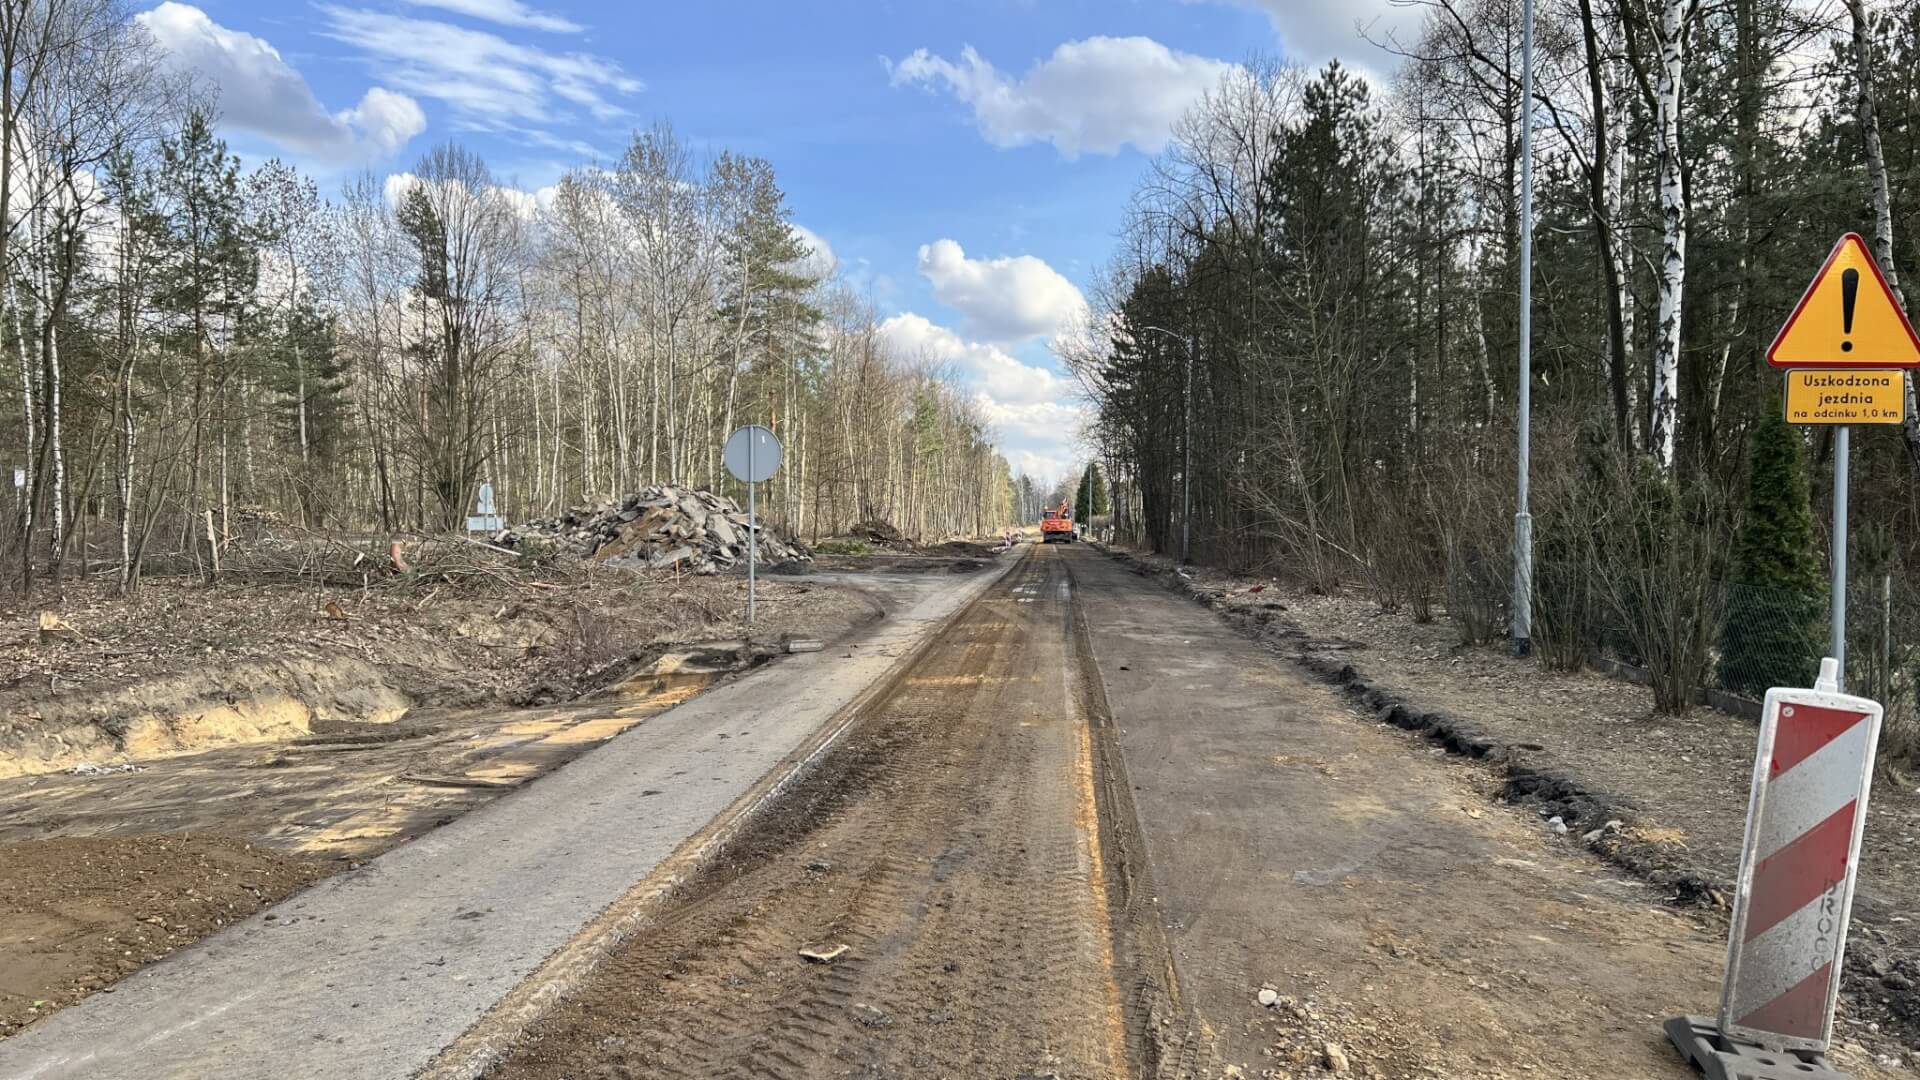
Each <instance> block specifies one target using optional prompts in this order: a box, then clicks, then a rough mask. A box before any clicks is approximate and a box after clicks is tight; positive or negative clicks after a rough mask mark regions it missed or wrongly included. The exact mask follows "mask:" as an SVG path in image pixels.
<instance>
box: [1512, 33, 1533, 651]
mask: <svg viewBox="0 0 1920 1080" xmlns="http://www.w3.org/2000/svg"><path fill="white" fill-rule="evenodd" d="M1521 19H1522V20H1523V21H1524V23H1525V29H1523V30H1522V31H1521V46H1520V49H1521V64H1520V67H1521V75H1520V117H1521V120H1520V483H1519V491H1518V500H1517V503H1518V505H1517V508H1516V509H1515V511H1514V515H1513V627H1512V633H1513V651H1514V654H1515V655H1516V656H1526V655H1527V654H1528V653H1530V652H1531V651H1532V649H1533V641H1532V638H1533V514H1532V513H1531V512H1530V511H1529V508H1528V505H1527V504H1528V501H1529V495H1530V492H1529V490H1528V489H1529V481H1530V479H1531V478H1530V476H1529V475H1528V473H1529V471H1530V469H1531V467H1532V464H1533V462H1532V457H1533V439H1532V434H1533V431H1532V429H1533V0H1525V3H1524V4H1523V5H1522V14H1521Z"/></svg>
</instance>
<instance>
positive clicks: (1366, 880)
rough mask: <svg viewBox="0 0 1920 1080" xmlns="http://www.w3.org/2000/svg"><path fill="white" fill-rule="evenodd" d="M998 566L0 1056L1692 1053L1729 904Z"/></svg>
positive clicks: (216, 1070) (1449, 1074)
mask: <svg viewBox="0 0 1920 1080" xmlns="http://www.w3.org/2000/svg"><path fill="white" fill-rule="evenodd" d="M1015 557H1016V558H1017V559H1018V560H1019V561H1018V562H1017V563H1016V564H1015V565H1013V566H1012V567H1011V569H1010V570H1009V571H1008V572H1007V573H1005V574H1004V575H1002V576H999V577H998V578H997V580H991V583H989V582H988V581H987V580H982V581H981V583H980V585H981V587H980V588H978V589H973V590H971V591H969V592H968V594H967V597H968V598H967V599H964V600H963V599H959V598H957V594H954V593H948V594H947V595H948V596H949V597H950V598H951V599H950V602H948V603H947V605H946V606H945V607H944V608H939V609H938V611H937V612H936V611H934V610H927V611H924V612H922V613H921V614H922V616H923V620H922V623H921V626H922V629H921V631H920V632H919V633H918V635H917V636H912V635H909V636H903V637H897V638H895V639H893V644H892V645H891V646H890V647H887V648H880V649H876V650H874V651H875V652H876V653H877V654H878V655H870V656H869V655H859V656H857V655H856V653H857V652H862V651H863V650H859V649H855V648H853V647H851V646H849V647H847V648H845V649H844V650H843V649H842V648H840V647H835V648H832V649H829V650H827V651H826V652H825V653H821V654H814V655H813V656H812V657H811V658H807V657H802V658H797V659H798V660H799V661H800V662H799V663H796V664H794V666H792V667H790V668H780V669H774V670H772V671H766V672H761V673H759V674H758V675H757V676H754V677H751V678H749V679H746V680H742V681H741V682H740V683H736V684H733V686H732V687H730V688H724V689H723V690H720V691H714V692H712V693H710V694H708V695H705V696H703V697H701V698H699V699H697V700H696V701H694V702H692V703H690V704H689V705H686V706H682V707H680V708H678V709H674V710H671V711H669V712H666V713H663V714H661V715H659V716H657V717H654V718H652V719H650V720H649V721H648V722H647V723H646V724H643V725H641V726H639V727H638V728H635V729H634V730H632V731H629V732H628V733H627V734H625V735H623V736H621V737H620V738H618V739H615V740H614V741H613V742H611V743H609V744H608V745H606V746H604V747H602V748H600V749H598V750H595V751H594V752H593V753H591V754H587V755H585V756H584V757H582V758H581V759H580V760H578V761H576V762H574V763H573V764H571V765H569V766H567V767H566V768H564V769H561V770H559V771H557V772H555V773H553V774H552V775H549V776H547V777H545V778H543V779H541V780H539V781H537V782H534V783H531V784H528V785H527V786H526V787H525V788H524V789H523V790H521V791H519V792H517V793H515V794H514V795H512V796H511V797H509V798H506V799H501V800H499V801H498V802H496V803H494V804H493V805H492V806H489V807H487V808H485V809H483V810H481V811H478V812H476V813H474V814H471V815H468V816H466V817H464V818H462V819H461V820H460V821H458V822H456V823H455V824H454V825H452V826H450V827H448V828H447V829H443V830H439V831H437V832H435V833H433V834H430V837H429V838H428V839H426V840H423V841H422V842H420V843H417V844H413V845H408V846H407V847H403V848H401V849H398V850H396V851H394V852H392V853H390V854H388V855H386V856H383V857H381V858H380V859H377V860H375V861H374V862H373V863H371V864H369V865H368V867H367V868H365V871H361V872H355V873H354V874H348V875H343V876H341V877H337V878H334V879H332V880H331V881H329V882H327V883H324V884H323V885H321V886H319V887H317V888H316V889H314V890H311V891H309V892H308V893H306V894H303V895H302V896H300V897H297V898H296V899H294V900H292V901H289V902H287V903H285V904H283V905H281V906H280V907H279V908H278V909H276V910H275V911H274V912H270V913H268V915H271V916H274V919H273V920H272V921H269V920H268V917H267V916H264V915H263V916H258V917H255V918H253V919H250V920H248V921H247V922H246V923H245V924H243V926H242V927H241V928H240V932H238V933H236V932H233V931H229V932H227V933H225V934H222V935H217V936H216V937H215V938H214V939H212V940H210V941H209V942H208V943H206V944H205V945H204V946H201V947H198V948H194V949H188V950H184V951H183V952H182V953H180V954H177V955H176V956H175V957H173V958H171V959H170V960H168V961H163V962H162V963H161V964H159V965H156V966H155V967H154V968H153V969H151V972H150V973H148V974H144V975H141V976H136V977H135V978H133V979H130V980H128V981H127V982H125V983H123V984H122V987H121V990H120V992H119V993H117V994H115V995H113V996H112V998H111V1000H109V999H107V998H104V997H96V998H94V999H92V1000H90V1001H88V1002H86V1003H84V1004H82V1005H81V1006H79V1007H76V1008H74V1009H71V1010H68V1011H67V1012H65V1013H62V1014H60V1015H56V1016H54V1017H52V1018H51V1019H49V1020H47V1021H44V1022H42V1023H40V1024H36V1025H34V1026H33V1027H31V1028H29V1029H28V1030H27V1031H26V1032H25V1033H24V1034H22V1035H21V1036H18V1037H16V1038H15V1039H10V1040H3V1041H0V1077H12V1076H15V1075H33V1076H88V1077H93V1076H128V1077H132V1076H139V1077H142V1078H143V1080H144V1078H145V1077H160V1076H195V1077H200V1076H206V1077H253V1076H267V1075H275V1076H278V1075H289V1076H293V1075H297V1076H302V1077H335V1078H345V1077H399V1076H407V1075H412V1074H413V1073H414V1072H415V1070H416V1069H419V1068H421V1067H423V1066H425V1067H427V1068H429V1069H430V1070H431V1071H430V1072H429V1074H428V1075H430V1076H433V1077H435V1078H436V1080H438V1078H440V1077H453V1076H461V1077H464V1076H469V1075H473V1072H474V1071H475V1070H477V1069H481V1068H484V1069H486V1071H487V1074H488V1075H491V1076H496V1077H506V1078H514V1080H521V1078H543V1080H546V1078H552V1080H557V1078H593V1080H625V1078H643V1077H701V1078H705V1077H767V1078H776V1080H779V1078H801V1077H894V1078H903V1080H904V1078H921V1077H927V1078H944V1077H951V1078H956V1080H957V1078H989V1077H991V1078H1002V1080H1040V1078H1048V1077H1050V1078H1054V1080H1066V1078H1087V1080H1092V1078H1106V1077H1141V1078H1152V1080H1174V1078H1187V1077H1194V1078H1200V1077H1229V1078H1230V1077H1246V1078H1252V1077H1261V1078H1267V1077H1272V1078H1281V1080H1286V1078H1293V1080H1305V1078H1316V1077H1322V1076H1335V1075H1341V1076H1357V1077H1367V1078H1371V1080H1389V1078H1391V1080H1399V1078H1410V1080H1411V1078H1442V1080H1520V1078H1535V1077H1542V1076H1556V1077H1570V1078H1593V1080H1603V1078H1604V1080H1617V1078H1626V1080H1684V1078H1685V1077H1687V1076H1688V1075H1689V1073H1688V1071H1687V1069H1686V1067H1685V1066H1684V1065H1683V1064H1682V1063H1681V1061H1680V1059H1679V1057H1678V1056H1677V1055H1676V1054H1675V1053H1674V1052H1673V1051H1672V1050H1671V1049H1670V1048H1669V1047H1667V1045H1666V1044H1665V1041H1664V1038H1663V1036H1662V1033H1661V1031H1660V1023H1661V1021H1662V1020H1664V1019H1665V1018H1666V1017H1668V1016H1671V1015H1675V1014H1678V1013H1683V1012H1708V1011H1711V1009H1712V1007H1713V1005H1714V1002H1715V997H1716V993H1717V986H1718V978H1719V972H1720V966H1721V962H1722V948H1723V946H1722V942H1723V940H1724V933H1725V928H1724V926H1723V925H1720V924H1718V923H1717V922H1716V921H1715V918H1714V916H1712V915H1710V914H1706V913H1702V912H1699V911H1687V910H1680V909H1673V908H1669V907H1665V906H1663V905H1662V904H1661V902H1660V900H1661V898H1660V897H1659V896H1658V895H1656V894H1655V893H1654V892H1652V891H1651V890H1649V889H1647V888H1645V887H1644V886H1642V885H1641V884H1639V883H1637V882H1634V881H1631V880H1628V879H1626V878H1624V877H1622V876H1620V875H1619V874H1618V873H1617V872H1615V871H1614V870H1612V869H1610V868H1609V867H1608V866H1606V865H1605V864H1602V863H1601V862H1599V861H1598V860H1597V859H1596V858H1595V857H1594V856H1593V855H1592V854H1590V853H1589V852H1587V851H1585V850H1584V849H1583V848H1581V847H1579V846H1578V845H1577V844H1576V843H1574V842H1573V841H1572V840H1570V839H1568V838H1566V837H1563V836H1558V835H1556V834H1554V833H1553V832H1551V831H1550V830H1549V829H1547V828H1546V827H1545V825H1544V823H1543V822H1542V821H1541V820H1540V819H1539V818H1538V817H1537V816H1536V815H1535V814H1533V813H1532V812H1531V811H1530V810H1528V809H1526V808H1521V807H1514V806H1508V805H1505V804H1503V803H1500V802H1498V801H1497V800H1496V799H1495V797H1494V796H1495V793H1496V792H1497V791H1498V784H1497V782H1495V780H1494V779H1493V778H1492V777H1491V776H1490V775H1488V774H1487V773H1485V772H1483V771H1481V770H1480V769H1479V768H1478V767H1476V766H1474V765H1471V764H1467V763H1462V762H1460V761H1458V760H1455V759H1451V758H1448V757H1446V756H1445V755H1444V754H1442V753H1441V752H1440V751H1438V750H1437V749H1435V748H1434V747H1432V746H1430V745H1428V744H1426V743H1425V742H1423V741H1421V740H1419V739H1417V738H1414V737H1412V736H1409V735H1407V734H1405V733H1402V732H1400V731H1398V730H1397V729H1393V728H1390V727H1387V726H1385V725H1382V724H1380V723H1377V722H1376V721H1374V720H1373V719H1372V718H1369V717H1366V716H1364V715H1360V714H1358V713H1356V712H1354V711H1352V710H1351V709H1350V708H1349V707H1348V706H1347V705H1346V704H1345V703H1344V701H1343V700H1341V699H1339V698H1338V697H1336V696H1335V694H1334V692H1333V691H1331V690H1329V689H1328V688H1326V687H1325V686H1323V685H1321V684H1319V683H1317V682H1313V681H1311V680H1309V679H1308V678H1307V677H1306V676H1305V675H1304V674H1303V673H1301V672H1300V671H1299V670H1297V669H1296V668H1295V667H1294V666H1293V665H1291V664H1290V663H1289V662H1287V661H1285V660H1282V659H1280V658H1277V657H1275V656H1272V655H1270V654H1269V653H1267V652H1266V651H1265V650H1264V649H1263V648H1262V647H1260V646H1259V645H1258V644H1256V643H1254V642H1252V641H1249V640H1247V639H1245V638H1242V637H1240V636H1238V635H1237V634H1235V633H1234V632H1233V631H1232V630H1231V629H1230V628H1229V627H1228V626H1226V625H1225V624H1224V623H1222V622H1221V621H1220V620H1218V619H1217V618H1215V617H1214V616H1213V615H1212V614H1211V613H1209V612H1207V611H1206V610H1205V609H1203V608H1201V607H1199V606H1197V605H1195V604H1193V603H1191V602H1189V601H1187V600H1184V599H1181V598H1178V597H1176V596H1174V595H1172V594H1171V593H1169V592H1167V591H1166V590H1164V589H1162V588H1160V587H1159V586H1157V585H1156V584H1154V583H1153V582H1152V581H1150V580H1148V579H1146V578H1145V577H1142V576H1140V575H1136V574H1133V573H1131V572H1129V571H1128V570H1127V569H1126V568H1125V567H1123V566H1121V565H1120V564H1118V563H1116V562H1114V561H1112V560H1110V559H1107V558H1105V557H1104V556H1102V555H1101V554H1099V553H1097V552H1094V551H1090V550H1087V549H1084V548H1080V547H1067V548H1040V547H1036V548H1032V549H1029V550H1028V551H1026V552H1024V553H1021V554H1019V555H1017V556H1015ZM954 612H957V614H952V616H951V619H950V621H949V620H948V614H949V613H954ZM936 626H937V627H941V628H940V629H938V630H937V631H936V630H934V629H933V628H934V627H936ZM909 642H912V644H911V645H910V644H909ZM841 665H844V666H841ZM769 676H779V678H770V677H769ZM856 680H857V681H858V686H859V687H864V688H867V689H865V690H864V691H861V690H857V689H849V688H848V686H847V685H840V683H841V682H845V683H847V684H848V685H851V684H852V683H853V682H854V681H856ZM875 680H878V681H877V682H876V681H875ZM754 685H757V686H758V687H759V689H758V690H757V691H754V692H753V693H752V694H750V695H748V694H745V693H744V691H745V689H746V688H749V687H751V686H754ZM828 686H836V687H837V689H836V690H835V692H834V695H829V694H827V692H826V688H827V687H828ZM727 694H735V695H736V696H744V697H745V698H746V703H747V705H748V706H750V711H752V712H754V714H755V715H759V716H764V717H767V718H769V719H774V718H778V719H779V722H780V725H781V726H780V727H779V728H778V729H777V730H776V728H775V727H773V726H766V727H758V728H756V727H753V726H751V725H747V724H741V723H738V722H737V720H738V717H737V715H735V714H734V713H730V712H728V711H726V710H723V709H721V708H720V703H721V702H722V700H723V698H724V696H725V695H727ZM836 695H837V696H836ZM829 698H831V700H833V701H837V702H839V704H837V705H833V706H832V707H831V708H829V707H827V705H826V704H825V703H826V702H827V701H828V699H829ZM803 707H804V708H805V709H810V710H811V711H808V712H806V713H805V715H793V716H787V715H784V714H785V713H787V712H791V711H793V710H795V709H798V708H803ZM716 710H717V711H716ZM780 732H784V734H779V733H780ZM776 734H779V737H780V738H781V739H782V740H783V742H782V744H781V745H783V746H791V747H793V749H791V750H789V751H786V752H785V753H784V754H770V752H769V748H768V747H767V746H766V745H765V744H766V740H768V739H769V738H772V737H774V736H775V735H776ZM783 770H784V771H783ZM776 775H781V776H785V777H789V778H791V780H790V782H784V783H782V784H781V785H778V786H772V787H770V786H768V785H769V782H770V779H771V778H772V777H774V776H776ZM753 777H758V778H760V779H759V780H758V781H757V785H756V786H748V785H749V782H750V781H751V778H753ZM734 792H743V793H742V794H738V795H734V794H732V793H734ZM756 792H759V793H762V794H760V795H756V794H755V793H756ZM655 797H658V798H657V801H656V800H655ZM529 808H533V809H532V812H531V813H529V812H528V809H529ZM716 815H718V816H717V817H716ZM649 832H651V833H655V834H657V835H654V836H651V837H650V836H648V835H645V834H646V833H649ZM722 834H724V835H725V836H726V838H727V839H726V840H725V842H724V843H721V842H718V841H711V839H710V838H711V837H714V836H717V835H722ZM674 836H679V837H685V838H686V839H682V840H680V841H678V843H679V844H680V846H679V847H678V848H677V849H675V850H674V853H673V854H671V855H668V854H666V845H667V843H668V841H669V839H670V838H671V837H674ZM703 837H704V838H709V839H708V840H707V841H703V840H702V838H703ZM702 842H706V843H708V844H709V850H708V854H707V856H705V857H702V858H700V859H698V860H695V859H693V858H692V857H691V856H690V855H689V846H690V845H695V844H697V843H702ZM647 867H654V868H655V869H653V870H651V871H649V870H647ZM669 869H671V870H673V873H671V874H670V875H669V876H667V877H663V876H662V875H663V874H664V873H666V871H667V870H669ZM636 897H638V898H639V899H638V900H636V899H635V898H636ZM608 904H611V907H607V906H606V905H608ZM633 905H637V906H633ZM603 908H604V910H605V911H607V912H613V911H624V912H629V913H630V914H631V917H628V915H622V921H621V922H620V924H619V925H620V933H619V934H618V935H615V936H611V937H598V938H595V937H594V933H595V931H594V927H596V926H601V925H603V924H605V922H606V919H607V915H606V914H602V915H600V916H598V917H593V915H592V913H593V912H595V911H601V910H602V909H603ZM562 909H564V910H562ZM567 926H572V927H576V928H581V929H577V930H575V931H572V932H571V933H572V936H571V937H569V932H568V931H566V930H565V927H567ZM588 938H593V939H594V940H596V941H599V942H600V943H601V945H602V946H604V950H596V951H593V952H592V953H591V954H590V962H588V963H584V964H570V965H567V966H564V968H563V967H562V966H559V965H557V962H556V960H554V959H553V958H554V957H563V956H571V955H575V954H576V952H577V950H579V949H580V947H581V946H580V943H581V942H582V941H583V940H585V939H588ZM808 954H812V955H811V958H810V957H809V955H808ZM543 958H545V959H543ZM1263 991H1267V992H1268V993H1266V994H1265V995H1264V997H1266V999H1267V1000H1266V1002H1265V1003H1263V1001H1262V997H1263V993H1262V992H1263ZM529 1002H532V1003H534V1004H533V1005H531V1006H528V1007H526V1008H525V1009H522V1006H523V1005H526V1003H529ZM488 1003H501V1004H500V1005H499V1006H498V1007H495V1008H493V1010H492V1011H491V1012H488V1011H487V1009H488ZM507 1014H512V1015H511V1016H508V1015H507ZM289 1032H294V1033H297V1037H295V1038H292V1039H289V1038H288V1037H287V1033H289ZM449 1044H452V1048H451V1049H450V1050H448V1051H446V1052H445V1053H441V1054H439V1056H438V1057H437V1058H436V1057H434V1053H435V1051H436V1050H437V1049H438V1048H440V1047H447V1046H449ZM1835 1057H1836V1060H1835V1064H1836V1065H1838V1066H1840V1067H1843V1068H1847V1069H1849V1070H1851V1071H1853V1072H1854V1074H1855V1075H1856V1076H1858V1077H1860V1078H1861V1080H1883V1078H1884V1077H1887V1076H1890V1075H1908V1074H1905V1073H1893V1072H1888V1071H1885V1070H1882V1069H1880V1068H1878V1067H1877V1066H1876V1065H1875V1063H1874V1061H1873V1060H1872V1059H1871V1057H1869V1056H1867V1055H1865V1054H1864V1053H1863V1052H1862V1051H1861V1050H1860V1048H1857V1047H1854V1046H1852V1045H1850V1044H1849V1045H1846V1046H1842V1047H1840V1048H1839V1052H1838V1053H1837V1054H1836V1056H1835ZM430 1059H431V1063H430Z"/></svg>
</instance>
